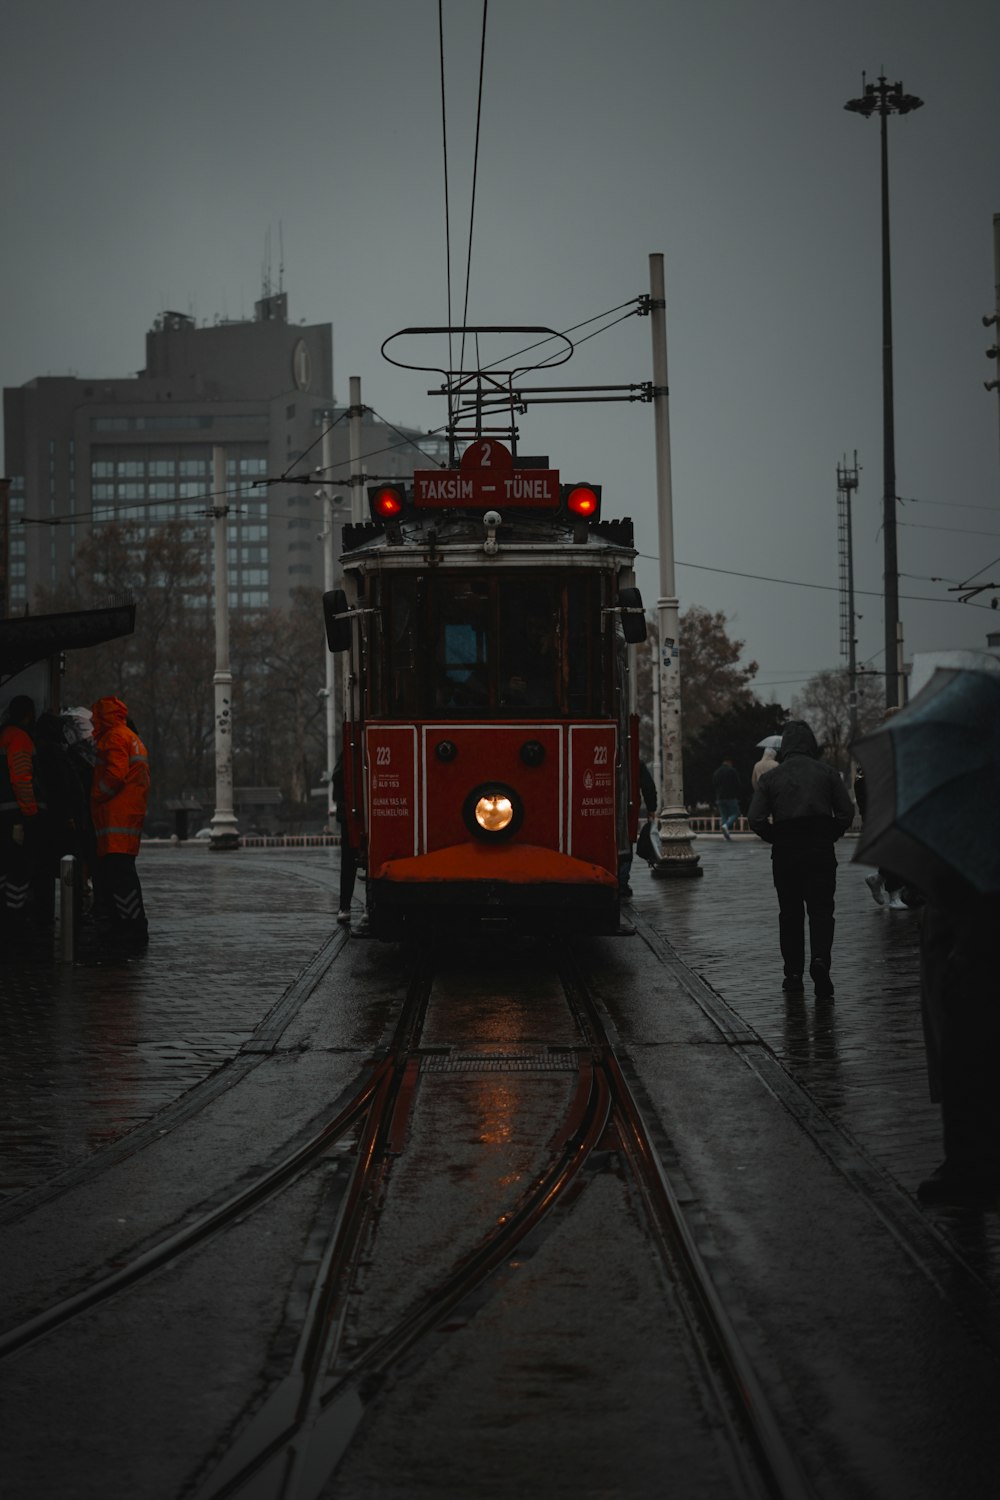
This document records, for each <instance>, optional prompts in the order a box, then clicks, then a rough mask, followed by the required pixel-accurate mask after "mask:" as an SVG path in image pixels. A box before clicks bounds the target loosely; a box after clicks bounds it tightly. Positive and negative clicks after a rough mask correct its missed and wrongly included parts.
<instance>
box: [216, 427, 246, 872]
mask: <svg viewBox="0 0 1000 1500" xmlns="http://www.w3.org/2000/svg"><path fill="white" fill-rule="evenodd" d="M212 490H213V492H214V497H215V501H216V504H215V505H213V507H212V510H211V512H210V513H211V515H212V516H213V517H214V531H215V675H214V677H213V678H212V681H213V683H214V684H215V812H214V813H213V815H212V824H211V827H212V837H211V840H210V842H209V848H210V849H238V848H239V845H240V839H239V828H238V827H237V824H236V816H235V813H234V812H233V674H232V671H231V670H230V666H229V552H228V548H229V537H228V528H227V525H226V519H227V517H228V515H229V506H228V505H226V504H225V503H224V501H225V494H226V453H225V449H224V448H221V447H219V446H218V445H217V446H215V447H214V448H213V449H212Z"/></svg>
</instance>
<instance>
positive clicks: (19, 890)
mask: <svg viewBox="0 0 1000 1500" xmlns="http://www.w3.org/2000/svg"><path fill="white" fill-rule="evenodd" d="M34 722H35V705H34V703H33V702H32V700H31V699H30V698H26V697H25V696H24V695H23V694H19V695H18V696H17V697H16V698H12V699H11V700H10V703H9V704H8V705H7V713H6V715H5V717H4V723H3V727H2V728H0V931H2V933H3V935H4V937H5V938H7V937H10V938H14V939H16V938H19V937H24V936H26V935H27V931H28V924H29V919H30V917H31V887H32V879H31V877H32V869H33V857H34V852H33V851H34V843H35V838H34V834H35V829H36V826H37V824H38V820H39V816H38V815H39V808H40V807H41V808H44V805H45V804H44V802H43V801H42V798H41V795H40V792H39V788H38V787H37V786H36V784H35V765H34V755H35V742H34V740H33V739H32V738H31V728H32V725H33V724H34Z"/></svg>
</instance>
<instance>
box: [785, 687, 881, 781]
mask: <svg viewBox="0 0 1000 1500" xmlns="http://www.w3.org/2000/svg"><path fill="white" fill-rule="evenodd" d="M855 681H856V683H857V693H858V732H859V733H860V734H866V733H867V732H868V730H869V729H874V728H875V726H876V725H877V724H879V723H881V721H882V717H883V715H884V713H885V704H884V684H883V680H882V678H881V677H877V676H876V675H875V674H874V673H860V674H859V675H858V676H857V677H856V678H855ZM850 686H851V685H850V677H849V674H848V672H847V669H846V667H830V668H828V669H827V670H826V671H825V672H817V673H816V676H815V677H810V679H809V681H808V682H807V683H806V685H805V687H804V688H803V689H802V691H801V693H799V694H798V695H797V696H796V697H795V698H794V699H793V701H792V712H793V714H795V715H796V717H798V718H800V719H804V720H805V721H806V723H807V724H808V725H809V727H810V729H811V730H812V732H813V734H814V735H815V736H816V738H817V740H818V741H819V743H820V745H821V746H822V747H823V749H824V751H825V752H826V754H827V756H828V757H829V759H830V760H831V761H832V763H833V764H834V765H835V766H836V767H837V769H838V771H843V772H845V773H846V772H847V771H849V770H850V765H851V751H850V739H851V730H850V726H851V708H850Z"/></svg>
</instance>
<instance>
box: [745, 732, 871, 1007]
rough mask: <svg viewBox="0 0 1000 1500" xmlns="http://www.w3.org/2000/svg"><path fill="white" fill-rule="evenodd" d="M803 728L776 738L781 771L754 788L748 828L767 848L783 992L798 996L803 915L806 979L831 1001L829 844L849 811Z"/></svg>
mask: <svg viewBox="0 0 1000 1500" xmlns="http://www.w3.org/2000/svg"><path fill="white" fill-rule="evenodd" d="M819 754H820V752H819V746H818V745H817V743H816V737H815V735H814V734H813V732H812V730H811V729H810V728H809V725H808V724H804V723H803V722H802V721H801V720H792V721H791V722H790V723H788V724H786V725H785V730H784V733H783V734H782V736H781V751H780V754H779V757H778V761H779V763H778V765H777V767H776V768H775V769H774V770H773V771H769V772H768V773H767V775H766V776H762V777H761V778H760V780H759V781H758V783H757V790H756V791H755V792H754V794H753V800H752V802H751V803H750V813H749V819H750V827H751V828H752V829H753V831H754V833H756V834H757V835H759V837H760V838H762V839H764V840H765V841H766V842H767V843H769V844H770V845H771V875H772V878H773V880H774V888H775V890H776V891H777V893H778V936H779V941H780V944H781V957H782V960H783V963H784V970H785V977H784V979H783V981H782V985H781V987H782V989H783V990H785V991H786V992H789V993H799V992H800V991H801V990H802V976H803V974H804V972H805V916H806V913H808V918H809V948H810V963H809V977H810V978H811V979H812V982H813V986H814V989H815V992H816V995H817V996H818V997H820V998H824V999H828V998H830V997H831V996H832V995H833V981H832V979H831V978H830V966H831V958H832V951H833V930H834V920H833V909H834V891H835V889H836V884H837V856H836V853H835V852H834V847H833V846H834V844H835V843H836V841H837V839H839V838H841V837H842V835H843V834H845V833H846V832H847V829H848V828H849V827H850V825H851V821H852V819H853V817H854V807H853V804H852V802H851V799H850V796H849V795H848V792H847V788H846V787H845V786H844V783H843V782H842V781H841V779H840V777H839V775H838V774H837V772H836V771H835V770H834V768H833V766H831V765H828V764H827V763H826V762H825V761H822V760H820V758H819Z"/></svg>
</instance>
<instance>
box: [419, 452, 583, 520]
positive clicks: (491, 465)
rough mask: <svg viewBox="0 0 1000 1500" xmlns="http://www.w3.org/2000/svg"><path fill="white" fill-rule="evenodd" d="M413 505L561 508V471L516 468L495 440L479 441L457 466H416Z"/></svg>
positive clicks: (433, 506) (475, 508)
mask: <svg viewBox="0 0 1000 1500" xmlns="http://www.w3.org/2000/svg"><path fill="white" fill-rule="evenodd" d="M413 503H414V505H415V506H416V507H417V508H418V509H420V508H423V509H428V510H429V509H446V508H448V507H449V506H455V507H456V508H465V509H468V510H493V509H494V508H496V509H499V508H500V507H501V506H503V505H506V506H514V507H520V508H522V509H532V508H533V509H537V510H556V509H557V508H558V506H559V470H558V469H515V467H514V459H513V455H512V454H511V452H510V449H509V448H506V447H504V445H503V443H498V442H495V441H494V440H493V439H492V438H481V439H477V440H476V442H474V443H471V444H470V445H469V447H468V448H467V449H466V450H465V452H464V453H463V454H462V460H461V466H460V467H459V468H457V469H416V470H415V471H414V474H413Z"/></svg>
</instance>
